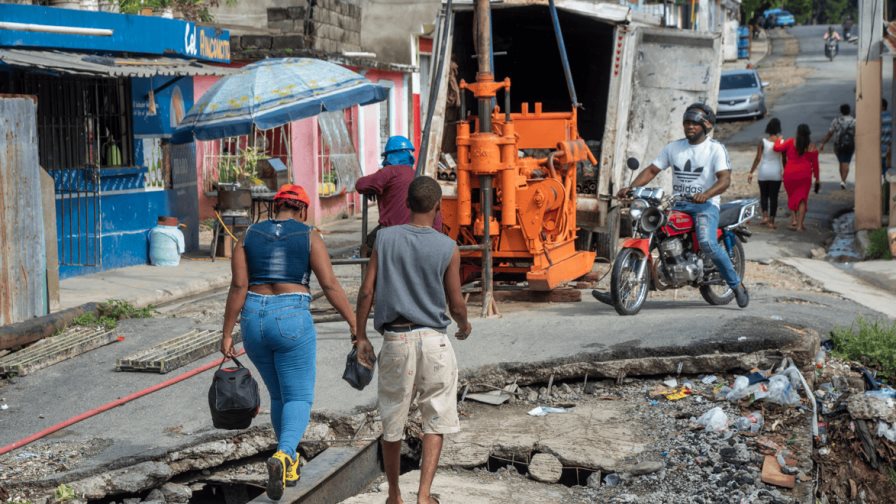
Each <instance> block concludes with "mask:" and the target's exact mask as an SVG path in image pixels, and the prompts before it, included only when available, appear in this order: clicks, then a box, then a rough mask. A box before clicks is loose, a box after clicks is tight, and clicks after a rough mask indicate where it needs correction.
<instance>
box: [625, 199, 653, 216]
mask: <svg viewBox="0 0 896 504" xmlns="http://www.w3.org/2000/svg"><path fill="white" fill-rule="evenodd" d="M649 206H650V204H649V203H647V202H646V201H644V200H642V199H636V200H635V201H632V204H631V206H629V208H628V214H629V215H630V216H631V218H632V220H633V221H636V220H638V219H640V218H641V214H642V213H644V209H646V208H647V207H649Z"/></svg>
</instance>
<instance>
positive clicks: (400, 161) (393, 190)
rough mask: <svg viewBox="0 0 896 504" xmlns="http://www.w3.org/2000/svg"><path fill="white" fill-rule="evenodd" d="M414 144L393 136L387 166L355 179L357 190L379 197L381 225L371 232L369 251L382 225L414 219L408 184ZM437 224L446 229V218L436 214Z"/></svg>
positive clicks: (385, 158)
mask: <svg viewBox="0 0 896 504" xmlns="http://www.w3.org/2000/svg"><path fill="white" fill-rule="evenodd" d="M414 175H415V172H414V144H413V143H411V141H410V140H409V139H408V138H407V137H404V136H401V135H397V136H393V137H390V138H389V140H388V141H387V142H386V148H385V149H383V167H382V168H381V169H380V170H378V171H377V172H375V173H372V174H370V175H367V176H365V177H361V178H360V179H358V181H357V182H355V190H357V191H358V192H359V193H361V194H364V195H366V196H367V197H368V198H369V197H374V198H376V203H377V208H379V211H380V219H379V225H378V226H377V227H375V228H374V229H373V231H371V232H370V233H369V234H368V235H367V241H366V245H367V254H368V255H369V253H370V252H369V251H370V250H372V249H373V243H374V240H375V239H376V233H377V231H379V230H380V228H384V227H389V226H397V225H401V224H407V223H409V222H411V210H410V209H409V208H408V204H407V201H408V187H410V185H411V182H412V181H413V180H414ZM433 227H434V228H435V229H436V230H438V231H441V230H442V218H441V216H436V222H435V224H434V225H433Z"/></svg>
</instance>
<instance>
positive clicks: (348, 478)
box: [250, 440, 381, 504]
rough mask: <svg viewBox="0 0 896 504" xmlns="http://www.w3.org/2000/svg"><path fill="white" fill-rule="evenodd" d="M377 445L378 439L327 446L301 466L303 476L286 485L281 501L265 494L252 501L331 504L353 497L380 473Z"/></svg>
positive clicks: (258, 503)
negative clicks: (353, 443) (290, 485)
mask: <svg viewBox="0 0 896 504" xmlns="http://www.w3.org/2000/svg"><path fill="white" fill-rule="evenodd" d="M378 447H379V443H378V442H377V440H371V441H366V442H364V443H363V444H362V445H360V446H345V447H342V446H334V447H331V448H327V449H326V450H324V452H323V453H321V454H320V455H318V456H317V457H314V458H313V459H311V460H310V461H309V462H308V463H307V464H305V465H304V466H303V467H302V479H300V480H299V483H298V484H297V485H296V486H294V487H288V488H286V491H285V492H284V493H283V497H281V498H280V500H279V501H272V500H271V499H268V498H267V496H266V495H264V494H262V495H260V496H259V497H256V498H255V499H254V500H252V501H250V504H253V503H254V504H272V503H275V502H278V503H281V504H293V503H297V502H301V503H302V504H332V503H334V502H341V501H343V500H345V499H348V498H349V497H354V496H355V495H357V494H359V493H361V492H362V491H363V490H364V489H365V488H367V486H368V485H369V484H370V483H371V482H372V481H373V480H374V479H376V478H377V477H378V476H379V475H380V474H381V471H380V462H379V459H380V457H379V449H378Z"/></svg>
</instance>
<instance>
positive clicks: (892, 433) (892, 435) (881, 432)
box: [877, 420, 896, 443]
mask: <svg viewBox="0 0 896 504" xmlns="http://www.w3.org/2000/svg"><path fill="white" fill-rule="evenodd" d="M877 435H878V436H880V437H882V438H887V440H888V441H890V442H891V443H896V423H894V424H892V425H890V424H888V423H887V422H884V421H883V420H880V421H878V422H877Z"/></svg>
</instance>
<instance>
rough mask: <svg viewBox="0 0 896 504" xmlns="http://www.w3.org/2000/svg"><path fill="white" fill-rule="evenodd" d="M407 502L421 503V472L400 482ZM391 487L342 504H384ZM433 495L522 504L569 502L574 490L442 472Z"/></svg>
mask: <svg viewBox="0 0 896 504" xmlns="http://www.w3.org/2000/svg"><path fill="white" fill-rule="evenodd" d="M399 484H400V485H401V488H402V497H403V498H404V501H405V502H415V501H416V500H417V493H416V490H417V487H418V486H419V485H420V471H412V472H409V473H406V474H403V475H402V476H401V478H400V479H399ZM387 489H388V486H387V485H386V483H383V484H382V485H380V486H379V487H378V488H376V489H375V490H376V491H373V492H369V493H364V494H361V495H356V496H355V497H352V498H350V499H346V500H344V501H342V504H382V503H383V502H384V501H385V500H386V493H385V492H386V491H387ZM432 493H433V495H437V496H438V497H439V500H441V501H442V502H446V503H447V502H463V503H464V504H517V503H519V502H567V501H568V497H569V494H570V490H569V489H568V488H566V487H564V486H562V485H543V484H539V483H535V482H533V481H527V480H525V479H523V478H522V477H506V478H498V477H496V476H495V475H492V474H489V473H485V474H476V473H470V472H459V471H439V472H437V473H436V477H435V480H434V481H433V485H432Z"/></svg>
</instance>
